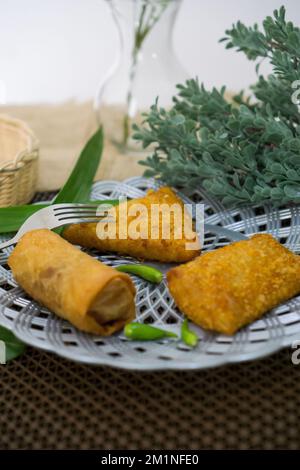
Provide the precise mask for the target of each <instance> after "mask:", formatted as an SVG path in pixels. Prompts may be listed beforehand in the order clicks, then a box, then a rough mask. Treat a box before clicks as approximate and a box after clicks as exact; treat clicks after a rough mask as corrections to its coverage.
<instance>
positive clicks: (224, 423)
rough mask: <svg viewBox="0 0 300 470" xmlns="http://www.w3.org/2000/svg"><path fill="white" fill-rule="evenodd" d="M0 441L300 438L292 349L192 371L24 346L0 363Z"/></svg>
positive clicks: (150, 444)
mask: <svg viewBox="0 0 300 470" xmlns="http://www.w3.org/2000/svg"><path fill="white" fill-rule="evenodd" d="M0 375H1V376H0V382H1V398H0V428H1V431H2V432H1V437H0V447H1V448H2V449H12V448H17V449H20V448H26V449H40V448H47V449H49V448H50V449H61V448H67V449H69V448H72V449H87V448H89V449H96V448H98V449H103V448H106V449H144V448H147V449H151V448H152V449H203V448H208V449H217V448H218V449H220V448H221V449H227V448H236V449H249V448H262V449H278V448H288V449H295V448H299V443H300V441H299V438H300V407H299V404H300V403H299V402H300V366H293V365H292V363H291V361H290V351H289V350H283V351H281V352H280V353H277V354H275V355H273V356H272V357H270V358H267V359H264V360H261V361H256V362H250V363H244V364H237V365H230V366H226V367H222V368H218V369H213V370H204V371H198V372H156V373H137V372H127V371H123V370H118V369H112V368H109V367H92V366H85V365H80V364H76V363H72V362H69V361H67V360H65V359H61V358H58V357H56V356H55V355H53V354H49V353H46V352H42V351H38V350H33V349H31V348H29V349H28V350H27V353H26V354H25V355H24V356H22V357H20V358H19V359H17V360H15V361H13V362H11V363H9V364H8V365H6V366H1V367H0Z"/></svg>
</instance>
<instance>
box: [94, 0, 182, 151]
mask: <svg viewBox="0 0 300 470" xmlns="http://www.w3.org/2000/svg"><path fill="white" fill-rule="evenodd" d="M106 1H108V2H109V5H110V8H111V12H112V14H113V18H114V20H115V23H116V26H117V29H118V33H119V41H120V48H119V56H118V60H117V64H116V66H115V67H114V69H113V72H112V73H110V74H109V76H108V77H106V79H105V80H104V82H103V83H102V84H101V86H100V88H99V91H98V94H97V97H96V100H95V107H96V112H97V115H98V119H99V122H100V123H101V124H103V126H104V130H105V135H106V137H108V138H109V139H110V141H111V142H112V143H113V144H114V145H115V146H116V147H117V148H118V149H119V150H120V151H121V152H123V153H127V154H136V153H141V152H142V149H141V146H140V144H138V143H137V142H136V141H134V139H133V138H132V124H133V123H137V124H141V122H142V120H143V117H142V114H143V112H145V111H147V110H149V108H150V106H151V105H152V104H153V103H154V102H155V100H156V98H158V101H159V105H160V106H163V107H165V108H168V107H170V106H171V104H172V96H173V95H174V94H175V91H176V85H177V84H178V83H182V82H183V81H185V80H186V78H187V74H186V72H185V70H184V68H183V67H182V66H181V64H180V63H179V62H178V60H177V58H176V55H175V53H174V50H173V42H172V36H173V28H174V24H175V20H176V16H177V13H178V9H179V7H180V3H181V0H106Z"/></svg>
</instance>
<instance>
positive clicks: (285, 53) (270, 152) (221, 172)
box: [133, 7, 300, 206]
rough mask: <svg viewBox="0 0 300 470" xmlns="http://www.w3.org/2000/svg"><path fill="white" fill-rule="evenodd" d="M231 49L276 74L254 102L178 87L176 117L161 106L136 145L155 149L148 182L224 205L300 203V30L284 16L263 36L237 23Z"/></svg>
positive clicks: (138, 131) (260, 85) (258, 87)
mask: <svg viewBox="0 0 300 470" xmlns="http://www.w3.org/2000/svg"><path fill="white" fill-rule="evenodd" d="M226 34H227V36H226V37H225V38H223V39H222V40H223V41H225V43H226V47H227V48H235V49H237V50H238V51H242V52H244V53H245V54H246V56H247V57H248V59H250V60H257V59H259V60H261V59H265V58H266V59H268V60H270V62H271V64H272V66H273V73H272V75H270V76H269V77H267V78H265V77H263V76H260V77H259V79H258V82H257V83H256V84H255V85H253V86H252V87H251V90H252V92H253V94H254V96H255V97H256V101H254V100H253V99H249V97H248V98H246V97H245V94H244V93H243V92H241V93H240V94H238V95H236V96H234V97H233V99H232V100H231V101H229V100H228V99H226V97H225V96H226V89H225V87H222V88H221V90H217V89H215V88H214V89H213V90H212V91H207V90H206V89H205V87H204V85H200V84H199V82H198V80H188V81H187V82H186V83H185V84H181V85H178V87H177V88H178V94H177V96H174V98H173V100H174V105H173V107H172V108H171V109H170V110H166V109H163V108H161V107H159V105H158V102H156V103H155V104H154V105H153V106H152V107H151V109H150V111H149V112H148V113H147V114H146V115H145V123H144V125H143V126H141V127H139V126H137V125H134V126H133V128H134V131H135V133H134V136H133V137H134V138H135V139H136V140H138V141H140V142H141V143H142V145H143V147H144V148H147V147H148V146H150V145H153V146H154V152H153V154H152V155H151V156H149V157H148V158H146V159H145V160H143V161H141V162H140V163H141V164H142V165H144V166H146V167H148V169H147V170H146V172H145V175H146V176H154V177H156V178H160V179H162V180H163V181H164V182H166V183H167V184H169V185H174V186H181V187H187V188H191V187H199V186H200V185H202V186H203V187H204V188H205V189H206V190H207V191H208V193H209V194H210V195H211V196H213V197H215V198H217V199H220V200H221V201H222V202H223V203H224V204H225V205H228V206H230V205H235V206H237V205H243V204H249V203H252V204H258V203H262V202H265V201H271V202H272V203H274V204H276V205H279V204H286V203H290V202H293V203H299V202H300V113H299V109H298V106H297V104H296V103H294V102H292V100H291V96H292V93H293V91H294V90H293V88H292V85H293V83H294V80H298V79H300V65H299V64H300V29H299V28H297V27H295V26H294V25H293V24H292V23H290V22H287V21H286V19H285V9H284V8H283V7H282V8H281V9H280V10H279V11H277V10H275V12H274V18H271V17H267V18H266V20H265V21H264V23H263V31H262V32H261V31H260V30H259V28H258V26H257V25H255V26H254V27H252V28H249V27H246V26H244V25H243V24H242V23H241V22H238V23H237V24H236V25H234V26H233V27H232V29H231V30H228V31H227V32H226Z"/></svg>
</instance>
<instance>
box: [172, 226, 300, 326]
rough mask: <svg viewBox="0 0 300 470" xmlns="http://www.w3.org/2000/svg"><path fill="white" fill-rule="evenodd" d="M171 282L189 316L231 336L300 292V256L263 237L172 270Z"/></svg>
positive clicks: (196, 321) (262, 235)
mask: <svg viewBox="0 0 300 470" xmlns="http://www.w3.org/2000/svg"><path fill="white" fill-rule="evenodd" d="M167 280H168V285H169V289H170V292H171V294H172V296H173V297H174V299H175V302H176V304H177V305H178V307H179V308H180V310H181V311H182V312H183V313H185V314H186V315H187V317H188V318H190V319H191V320H192V321H194V322H195V323H196V324H198V325H200V326H201V327H203V328H206V329H209V330H214V331H217V332H220V333H224V334H228V335H232V334H234V333H235V332H236V331H237V330H238V329H239V328H241V327H243V326H244V325H247V324H248V323H250V322H252V321H254V320H256V319H258V318H259V317H261V316H262V315H263V314H264V313H265V312H267V311H268V310H270V309H272V308H274V307H276V306H277V305H278V304H280V303H281V302H284V301H286V300H288V299H289V298H291V297H293V296H295V295H296V294H298V293H299V292H300V258H299V256H297V255H295V254H293V253H292V252H291V251H289V250H288V249H287V248H285V247H283V246H282V245H280V243H278V242H277V241H276V240H275V239H274V238H273V237H272V236H271V235H267V234H260V235H254V236H253V237H252V238H251V239H250V240H245V241H240V242H236V243H233V244H231V245H228V246H226V247H224V248H219V249H218V250H216V251H213V252H209V253H205V254H203V255H202V256H199V257H198V258H196V259H195V260H194V261H191V262H189V263H187V264H186V265H183V266H178V267H176V268H173V269H171V270H170V271H169V272H168V274H167Z"/></svg>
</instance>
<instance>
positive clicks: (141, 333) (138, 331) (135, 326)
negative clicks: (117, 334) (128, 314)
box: [124, 322, 178, 341]
mask: <svg viewBox="0 0 300 470" xmlns="http://www.w3.org/2000/svg"><path fill="white" fill-rule="evenodd" d="M124 334H125V336H126V337H127V338H130V339H133V340H136V341H153V340H158V339H162V338H178V336H177V335H176V333H173V332H172V331H166V330H161V329H160V328H156V327H155V326H151V325H145V324H143V323H138V322H133V323H129V324H128V325H126V326H125V328H124Z"/></svg>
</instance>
